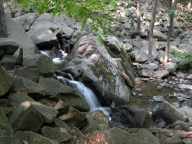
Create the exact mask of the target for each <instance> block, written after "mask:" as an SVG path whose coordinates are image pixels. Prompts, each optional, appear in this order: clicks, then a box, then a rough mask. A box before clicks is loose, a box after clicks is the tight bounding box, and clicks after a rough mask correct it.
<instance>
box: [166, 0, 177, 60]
mask: <svg viewBox="0 0 192 144" xmlns="http://www.w3.org/2000/svg"><path fill="white" fill-rule="evenodd" d="M175 9H176V0H171V8H170V10H171V11H170V13H169V30H168V37H167V47H166V49H165V57H164V63H167V62H168V61H169V52H170V45H171V36H172V32H173V25H174V17H175V14H174V13H175V12H174V11H175Z"/></svg>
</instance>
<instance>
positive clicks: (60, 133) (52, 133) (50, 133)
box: [41, 127, 72, 143]
mask: <svg viewBox="0 0 192 144" xmlns="http://www.w3.org/2000/svg"><path fill="white" fill-rule="evenodd" d="M41 131H42V134H43V136H45V137H47V138H50V139H52V140H55V141H57V142H58V143H65V142H69V141H70V140H71V139H72V135H71V134H70V133H69V131H68V130H66V129H65V128H62V127H54V128H52V127H43V128H42V130H41Z"/></svg>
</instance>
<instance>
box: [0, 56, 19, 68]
mask: <svg viewBox="0 0 192 144" xmlns="http://www.w3.org/2000/svg"><path fill="white" fill-rule="evenodd" d="M0 63H1V65H2V66H4V67H5V68H6V69H9V70H11V69H14V68H15V66H16V63H17V58H16V57H14V56H4V57H3V59H2V60H1V62H0Z"/></svg>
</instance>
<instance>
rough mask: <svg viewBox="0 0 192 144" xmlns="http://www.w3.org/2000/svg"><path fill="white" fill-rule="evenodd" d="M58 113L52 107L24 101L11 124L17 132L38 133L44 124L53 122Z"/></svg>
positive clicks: (13, 114) (16, 110)
mask: <svg viewBox="0 0 192 144" xmlns="http://www.w3.org/2000/svg"><path fill="white" fill-rule="evenodd" d="M57 113H58V112H57V111H56V110H55V109H54V108H52V107H48V106H45V105H43V104H41V103H38V102H35V101H24V102H22V103H21V104H20V105H19V106H18V107H16V109H15V110H14V111H13V113H12V115H11V117H10V122H11V124H12V126H13V127H14V129H15V130H30V131H38V130H39V129H40V127H41V126H42V124H43V123H44V122H46V123H51V122H53V121H54V119H55V118H56V116H57ZM29 123H30V125H29Z"/></svg>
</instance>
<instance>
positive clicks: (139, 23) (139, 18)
mask: <svg viewBox="0 0 192 144" xmlns="http://www.w3.org/2000/svg"><path fill="white" fill-rule="evenodd" d="M136 14H137V30H136V32H137V33H138V35H140V33H141V9H140V0H137V11H136Z"/></svg>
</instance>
